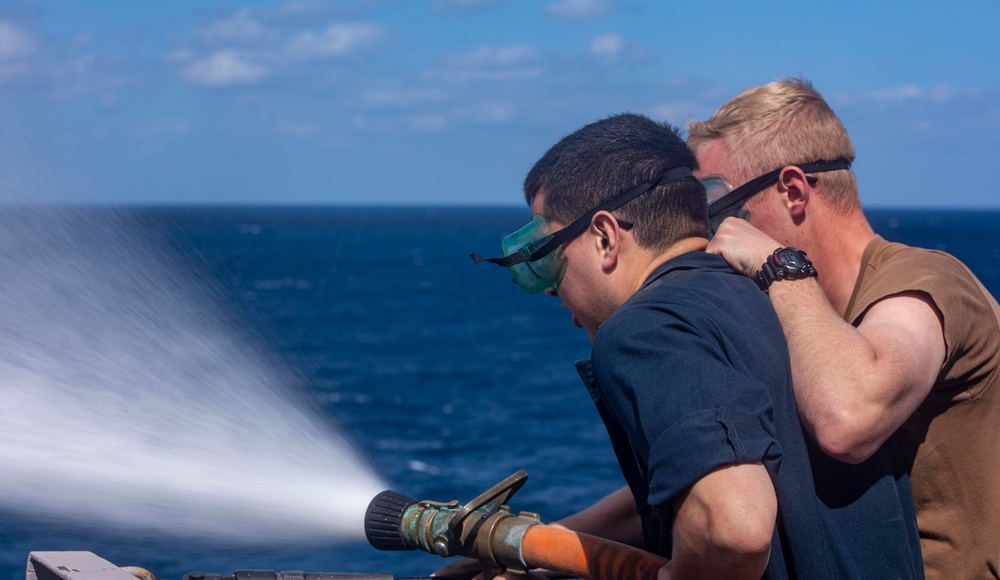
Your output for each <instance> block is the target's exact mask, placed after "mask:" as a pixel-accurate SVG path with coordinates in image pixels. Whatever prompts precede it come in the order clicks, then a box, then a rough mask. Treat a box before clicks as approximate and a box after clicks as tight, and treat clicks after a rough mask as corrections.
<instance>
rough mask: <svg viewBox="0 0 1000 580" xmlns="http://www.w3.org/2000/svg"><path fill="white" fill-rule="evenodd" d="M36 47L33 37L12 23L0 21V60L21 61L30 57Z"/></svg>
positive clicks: (36, 43)
mask: <svg viewBox="0 0 1000 580" xmlns="http://www.w3.org/2000/svg"><path fill="white" fill-rule="evenodd" d="M37 46H38V42H37V41H36V40H35V37H34V36H33V35H32V34H31V33H29V32H27V31H24V30H21V29H20V28H18V27H17V26H15V25H14V24H13V23H11V22H8V21H6V20H0V60H21V59H26V58H28V57H30V56H31V55H32V54H33V53H34V52H35V49H36V48H37Z"/></svg>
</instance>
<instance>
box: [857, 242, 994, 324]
mask: <svg viewBox="0 0 1000 580" xmlns="http://www.w3.org/2000/svg"><path fill="white" fill-rule="evenodd" d="M903 292H922V293H925V294H927V295H929V296H930V297H931V299H932V300H933V301H934V302H935V303H937V307H938V308H939V309H941V310H942V311H943V310H946V305H945V304H943V303H941V302H943V301H944V300H945V297H947V296H955V295H968V296H969V297H970V298H972V299H973V300H975V301H977V302H982V303H984V306H985V305H986V303H988V302H990V301H991V300H990V298H989V297H988V293H987V292H986V290H985V288H983V287H982V284H981V283H980V282H979V280H978V279H977V278H976V276H975V275H974V274H973V273H972V271H971V270H969V268H968V267H966V266H965V264H963V263H962V262H961V261H960V260H959V259H958V258H956V257H954V256H952V255H951V254H948V253H946V252H943V251H940V250H931V249H926V248H917V247H913V246H907V245H905V244H900V243H896V242H888V241H886V240H884V239H882V238H880V237H877V238H876V239H875V240H873V241H872V243H871V244H869V247H868V248H867V249H866V250H865V256H864V260H863V264H862V271H861V272H860V278H859V280H858V283H857V288H856V289H855V300H854V301H853V302H854V307H853V308H851V309H850V310H851V311H852V312H853V313H854V314H855V315H860V314H862V313H863V312H864V311H865V310H867V309H868V308H869V307H870V305H871V304H873V303H874V302H876V301H879V300H882V299H883V298H886V297H889V296H892V295H894V294H900V293H903Z"/></svg>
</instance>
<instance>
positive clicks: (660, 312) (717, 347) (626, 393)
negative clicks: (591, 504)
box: [578, 252, 923, 579]
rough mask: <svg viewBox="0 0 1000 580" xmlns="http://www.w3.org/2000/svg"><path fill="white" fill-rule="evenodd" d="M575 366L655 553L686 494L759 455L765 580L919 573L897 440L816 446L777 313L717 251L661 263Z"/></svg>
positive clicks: (664, 547)
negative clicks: (766, 538) (765, 501)
mask: <svg viewBox="0 0 1000 580" xmlns="http://www.w3.org/2000/svg"><path fill="white" fill-rule="evenodd" d="M578 368H579V370H580V375H581V377H583V379H584V382H585V383H587V386H588V390H589V391H590V393H591V396H592V397H593V398H594V401H595V403H596V404H597V407H598V410H599V411H600V413H601V416H602V418H603V419H604V422H605V424H606V425H607V427H608V432H609V434H610V435H611V439H612V444H613V446H614V448H615V453H616V455H617V456H618V461H619V463H620V464H621V467H622V471H623V473H624V474H625V478H626V480H627V481H628V484H629V486H630V487H631V489H632V492H633V494H634V495H635V497H636V504H637V507H638V509H639V511H640V513H641V514H642V515H643V526H644V531H645V534H646V543H647V548H648V549H650V550H651V551H654V552H657V553H659V554H661V555H663V556H665V557H668V558H669V557H670V554H671V551H672V545H671V539H670V530H671V527H672V525H673V520H674V514H673V511H672V508H671V500H672V499H673V498H674V497H675V496H676V495H677V494H679V493H681V492H682V491H684V490H685V489H687V488H688V487H690V486H691V485H692V484H694V483H695V482H696V481H698V480H699V479H701V478H702V477H703V476H705V475H707V474H708V473H709V472H710V471H712V470H713V469H715V468H717V467H720V466H723V465H729V464H737V463H752V462H761V463H763V464H764V466H765V467H766V469H767V472H768V474H770V476H771V481H772V483H773V485H774V488H775V493H776V496H777V499H778V516H777V525H776V526H775V534H774V539H773V541H772V543H771V559H770V561H769V563H768V567H767V572H766V574H765V578H878V579H883V578H922V577H923V564H922V561H921V557H920V543H919V539H918V535H917V528H916V516H915V513H914V509H913V499H912V495H911V492H910V485H909V480H908V478H907V475H906V470H905V466H904V464H903V461H902V455H901V454H900V452H899V448H898V446H897V445H895V444H894V442H893V441H892V440H890V441H889V442H887V443H886V444H885V445H883V446H882V448H881V449H880V450H879V452H878V453H876V454H875V455H874V456H873V457H872V458H870V459H869V460H868V461H865V462H864V463H861V464H859V465H850V464H846V463H842V462H839V461H836V460H834V459H832V458H830V457H828V456H826V455H825V454H823V453H822V452H820V451H819V450H818V449H816V448H815V447H814V446H813V445H812V444H811V442H809V441H807V438H806V437H805V436H804V434H803V432H802V427H801V424H800V423H799V418H798V414H797V410H796V407H795V401H794V398H793V394H792V383H791V370H790V366H789V362H788V348H787V345H786V343H785V338H784V334H783V333H782V330H781V326H780V324H779V322H778V319H777V316H776V315H775V313H774V310H773V309H772V307H771V304H770V302H769V301H768V298H767V296H766V295H765V294H764V293H762V292H761V291H760V290H759V289H758V288H757V286H756V284H754V282H753V281H751V280H750V279H749V278H747V277H745V276H742V275H739V274H737V273H736V272H734V271H733V270H732V269H731V268H730V267H729V266H728V265H727V264H726V262H725V261H724V260H723V259H722V258H720V257H718V256H714V255H710V254H706V253H704V252H691V253H687V254H683V255H681V256H678V257H676V258H674V259H672V260H670V261H668V262H667V263H665V264H663V265H662V266H660V267H659V268H658V269H657V270H656V271H655V272H654V273H653V274H652V275H651V276H650V277H649V279H648V280H647V281H646V282H645V284H644V285H643V286H642V288H640V289H639V291H638V292H636V293H635V294H634V295H633V296H632V297H631V298H630V299H629V300H628V301H627V302H626V303H625V304H624V305H622V306H621V308H619V309H618V310H617V311H616V312H615V313H614V314H613V315H612V316H611V317H609V318H608V320H607V321H605V323H604V324H603V325H602V326H601V328H600V329H599V331H598V332H597V335H596V336H595V338H594V345H593V353H592V359H591V361H589V362H588V361H584V362H581V363H578ZM810 460H812V461H810ZM737 493H738V490H737Z"/></svg>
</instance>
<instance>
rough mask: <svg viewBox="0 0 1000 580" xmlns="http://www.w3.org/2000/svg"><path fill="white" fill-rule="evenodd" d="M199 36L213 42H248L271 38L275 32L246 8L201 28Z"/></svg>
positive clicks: (258, 41)
mask: <svg viewBox="0 0 1000 580" xmlns="http://www.w3.org/2000/svg"><path fill="white" fill-rule="evenodd" d="M198 36H199V37H200V38H201V39H202V40H204V41H206V42H209V43H211V44H225V43H228V44H232V43H239V44H246V43H260V42H262V41H267V40H271V39H273V38H274V32H272V31H271V30H269V29H268V28H267V27H265V26H264V25H263V24H261V23H260V22H259V21H258V20H257V19H256V18H254V16H253V13H252V12H251V11H250V10H249V9H246V8H244V9H243V10H240V11H239V12H237V13H235V14H233V15H232V16H230V17H229V18H225V19H223V20H219V21H218V22H216V23H214V24H212V25H211V26H209V27H208V28H205V29H203V30H201V31H200V32H199V33H198Z"/></svg>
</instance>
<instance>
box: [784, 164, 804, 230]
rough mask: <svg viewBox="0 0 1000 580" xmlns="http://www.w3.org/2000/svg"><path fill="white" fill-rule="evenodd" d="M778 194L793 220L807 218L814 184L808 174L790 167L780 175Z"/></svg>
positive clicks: (792, 166) (785, 168)
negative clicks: (807, 209)
mask: <svg viewBox="0 0 1000 580" xmlns="http://www.w3.org/2000/svg"><path fill="white" fill-rule="evenodd" d="M778 193H779V194H781V197H782V202H783V203H784V206H785V210H787V211H788V214H789V215H790V216H792V218H793V219H796V220H799V219H802V217H803V216H805V213H806V206H807V205H809V196H810V195H812V184H811V183H810V182H809V178H808V177H806V174H805V173H804V172H803V171H802V170H801V169H799V168H798V167H796V166H794V165H788V166H786V167H783V168H782V169H781V173H780V174H778Z"/></svg>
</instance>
